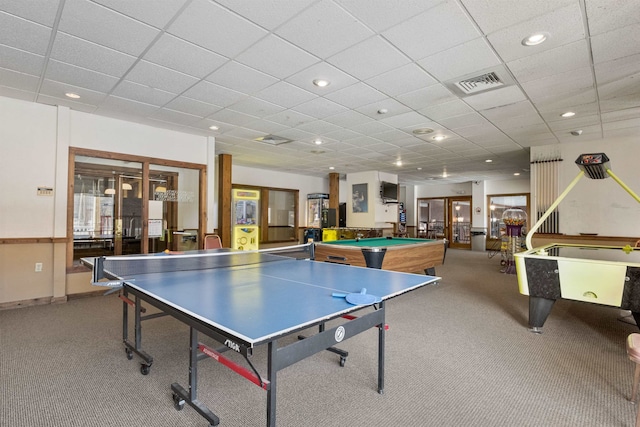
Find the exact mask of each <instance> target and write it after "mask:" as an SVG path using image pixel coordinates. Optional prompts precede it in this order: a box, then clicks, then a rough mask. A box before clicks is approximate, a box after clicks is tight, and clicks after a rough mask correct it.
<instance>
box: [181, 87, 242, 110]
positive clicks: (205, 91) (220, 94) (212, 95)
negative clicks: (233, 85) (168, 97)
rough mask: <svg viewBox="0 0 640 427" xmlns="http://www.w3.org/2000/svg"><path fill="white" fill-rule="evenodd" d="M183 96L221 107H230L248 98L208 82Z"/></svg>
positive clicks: (192, 88)
mask: <svg viewBox="0 0 640 427" xmlns="http://www.w3.org/2000/svg"><path fill="white" fill-rule="evenodd" d="M182 95H183V96H187V97H189V98H193V99H197V100H198V101H202V102H206V103H208V104H213V105H219V106H221V107H228V106H229V105H232V104H234V103H236V102H238V101H240V100H241V99H244V98H245V97H246V95H245V94H243V93H240V92H236V91H235V90H231V89H227V88H225V87H223V86H220V85H217V84H213V83H209V82H206V81H201V82H199V83H197V84H196V85H195V86H192V87H191V88H190V89H189V90H187V91H186V92H184V93H183V94H182Z"/></svg>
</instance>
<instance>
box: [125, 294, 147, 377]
mask: <svg viewBox="0 0 640 427" xmlns="http://www.w3.org/2000/svg"><path fill="white" fill-rule="evenodd" d="M122 294H123V296H124V298H123V299H122V301H123V302H122V342H123V343H124V346H125V352H126V353H127V359H129V360H131V359H133V353H135V354H137V355H138V356H139V357H140V358H141V359H142V361H143V362H142V363H141V364H140V372H141V373H142V375H147V374H148V373H149V371H150V370H151V365H152V364H153V357H151V356H150V355H148V354H147V353H146V352H144V351H143V350H142V312H143V311H144V310H143V309H142V305H141V302H140V298H139V297H137V296H136V297H135V302H134V310H135V316H134V318H135V325H134V342H133V344H132V343H131V341H129V305H130V303H129V302H128V301H130V300H129V298H128V292H127V291H126V289H124V290H123V291H122Z"/></svg>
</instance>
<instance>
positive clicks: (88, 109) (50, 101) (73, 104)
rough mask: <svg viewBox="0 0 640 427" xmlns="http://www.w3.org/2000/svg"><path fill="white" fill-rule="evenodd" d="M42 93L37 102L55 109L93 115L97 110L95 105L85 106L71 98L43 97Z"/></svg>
mask: <svg viewBox="0 0 640 427" xmlns="http://www.w3.org/2000/svg"><path fill="white" fill-rule="evenodd" d="M42 93H43V92H42V91H40V95H38V98H37V99H36V102H38V103H40V104H46V105H53V106H55V107H58V106H62V107H69V108H70V109H72V110H75V111H82V112H84V113H91V114H93V113H94V112H95V110H96V107H95V105H93V104H84V103H82V102H77V101H73V100H71V99H69V98H58V97H55V96H49V95H43V94H42Z"/></svg>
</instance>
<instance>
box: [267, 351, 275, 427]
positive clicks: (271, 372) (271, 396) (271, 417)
mask: <svg viewBox="0 0 640 427" xmlns="http://www.w3.org/2000/svg"><path fill="white" fill-rule="evenodd" d="M267 353H268V354H267V379H268V380H269V384H270V387H269V390H267V427H276V382H277V381H276V376H277V373H278V367H277V366H276V357H277V356H278V342H277V341H276V340H274V341H271V342H269V344H268V346H267Z"/></svg>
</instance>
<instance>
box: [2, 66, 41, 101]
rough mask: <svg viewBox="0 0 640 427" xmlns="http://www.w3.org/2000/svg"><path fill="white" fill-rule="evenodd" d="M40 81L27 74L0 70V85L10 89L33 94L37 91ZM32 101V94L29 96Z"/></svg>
mask: <svg viewBox="0 0 640 427" xmlns="http://www.w3.org/2000/svg"><path fill="white" fill-rule="evenodd" d="M39 82H40V79H39V78H38V77H35V76H31V75H28V74H23V73H18V72H16V71H13V70H7V69H5V68H0V85H2V86H6V87H11V88H13V89H17V90H19V91H26V92H32V93H35V91H36V90H37V89H38V83H39ZM31 98H32V99H33V94H32V95H31Z"/></svg>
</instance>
